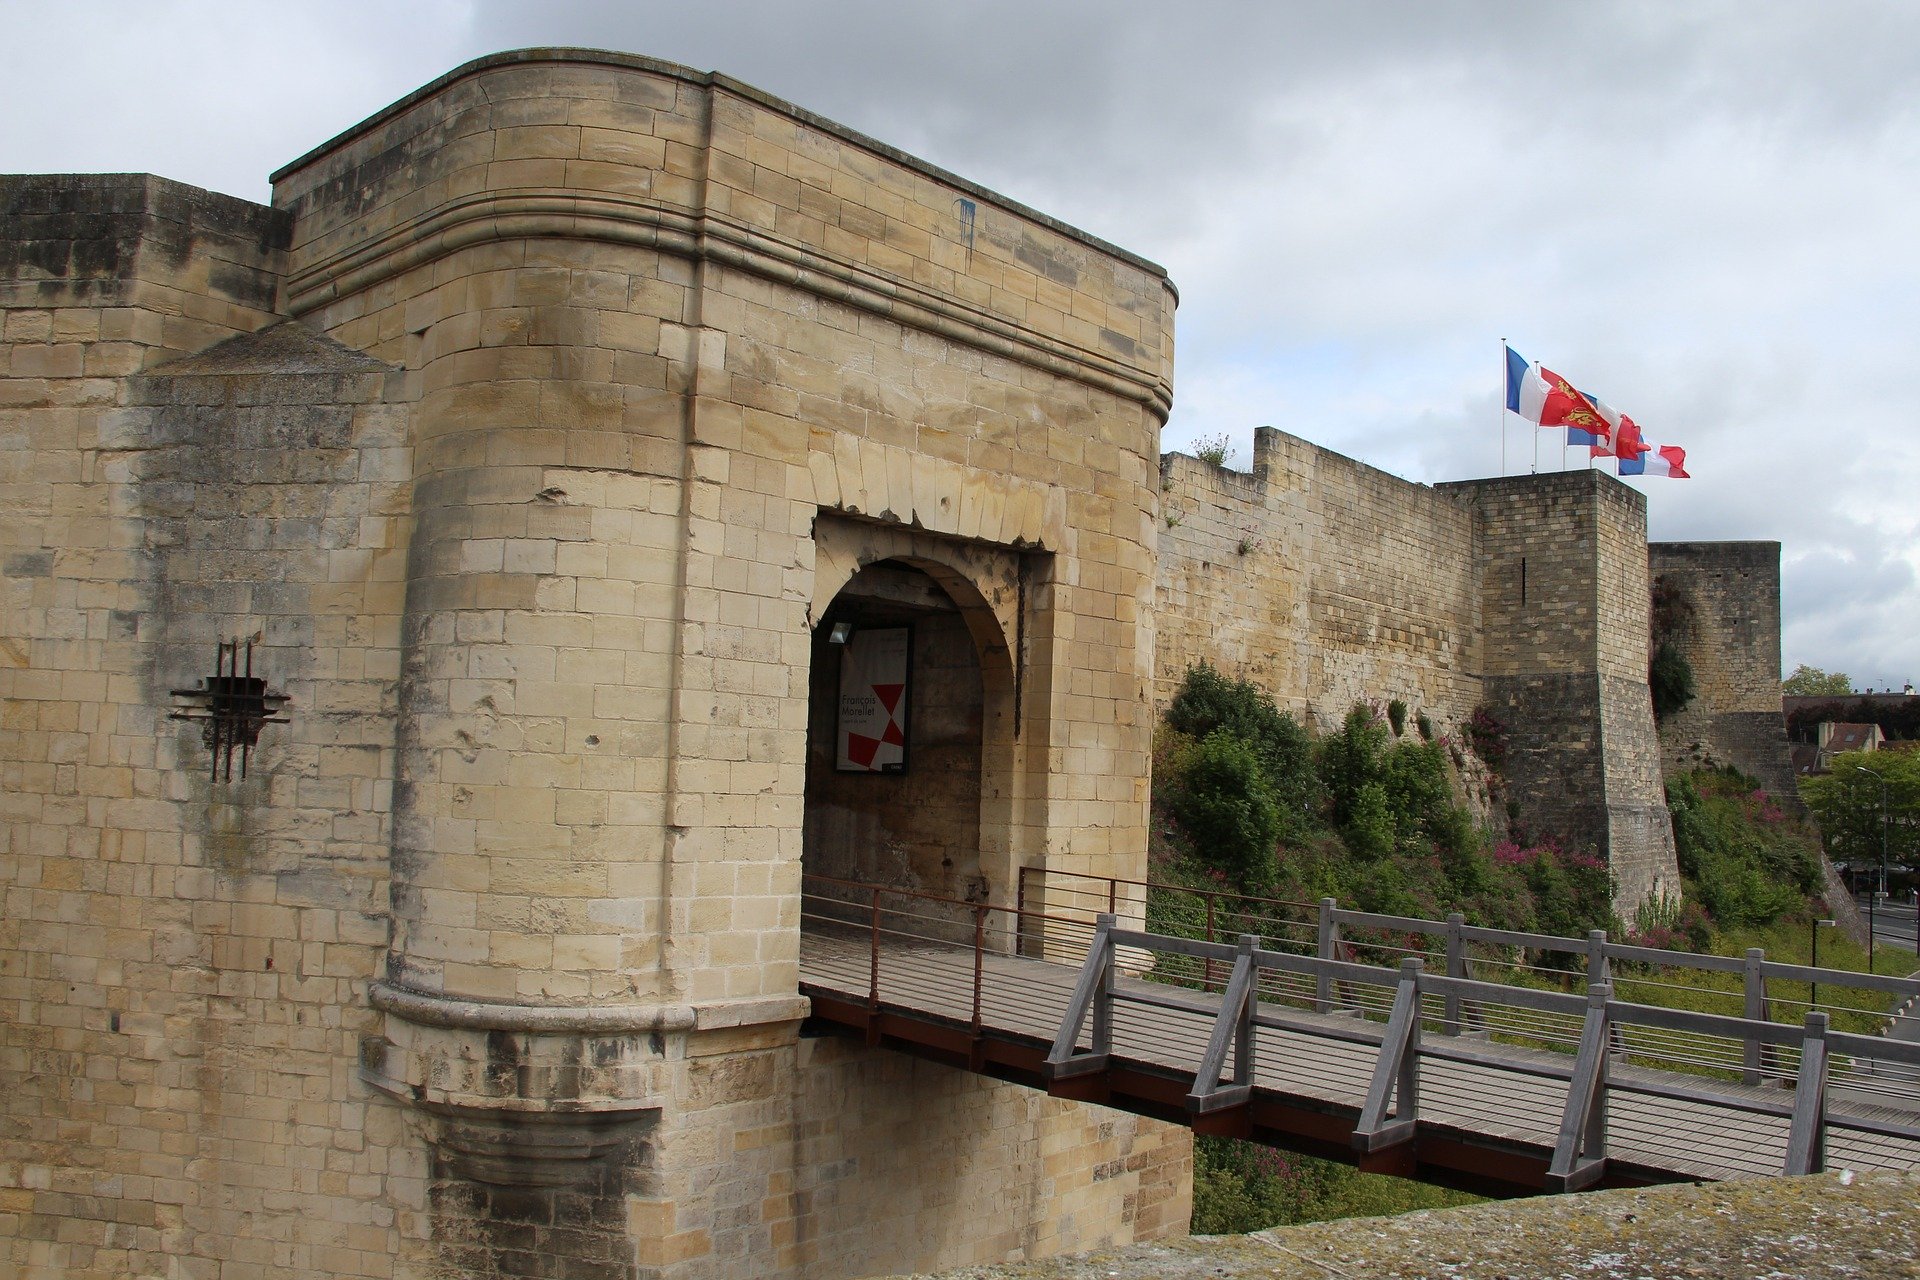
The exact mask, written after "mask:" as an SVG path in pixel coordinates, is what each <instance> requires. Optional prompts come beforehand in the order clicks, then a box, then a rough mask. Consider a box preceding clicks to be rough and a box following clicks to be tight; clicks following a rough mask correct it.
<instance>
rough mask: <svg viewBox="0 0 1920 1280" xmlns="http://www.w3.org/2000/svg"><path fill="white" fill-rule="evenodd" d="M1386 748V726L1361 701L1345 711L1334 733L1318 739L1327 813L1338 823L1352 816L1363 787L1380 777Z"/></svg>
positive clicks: (1346, 823)
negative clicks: (1328, 811) (1344, 719)
mask: <svg viewBox="0 0 1920 1280" xmlns="http://www.w3.org/2000/svg"><path fill="white" fill-rule="evenodd" d="M1386 750H1387V727H1386V726H1385V725H1384V724H1382V723H1381V722H1380V721H1379V720H1378V719H1377V718H1376V717H1375V716H1374V714H1373V711H1372V709H1371V708H1369V707H1367V706H1366V705H1364V704H1361V705H1358V706H1355V707H1354V708H1353V710H1351V711H1349V712H1347V718H1346V721H1345V722H1344V723H1343V724H1341V726H1340V730H1339V732H1337V733H1330V734H1328V735H1327V736H1326V737H1324V738H1322V739H1321V740H1320V750H1319V752H1318V753H1317V756H1316V761H1317V764H1318V766H1319V774H1320V785H1321V786H1322V788H1324V789H1325V791H1326V795H1327V803H1328V806H1329V809H1330V816H1331V817H1332V819H1333V823H1334V825H1335V826H1338V827H1345V826H1347V825H1348V824H1349V823H1350V822H1352V820H1353V811H1354V805H1355V804H1356V803H1357V802H1358V801H1359V798H1360V792H1361V790H1362V788H1364V787H1366V786H1367V784H1368V783H1378V782H1380V781H1382V774H1383V773H1384V772H1385V765H1384V763H1383V758H1384V756H1385V755H1386Z"/></svg>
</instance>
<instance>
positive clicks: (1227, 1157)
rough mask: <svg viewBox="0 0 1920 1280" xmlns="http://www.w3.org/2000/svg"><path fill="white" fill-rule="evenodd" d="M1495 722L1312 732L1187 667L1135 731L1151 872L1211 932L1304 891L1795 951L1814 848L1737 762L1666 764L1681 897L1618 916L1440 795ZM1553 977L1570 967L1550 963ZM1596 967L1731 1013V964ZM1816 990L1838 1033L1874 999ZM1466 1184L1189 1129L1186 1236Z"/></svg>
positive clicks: (1789, 1000)
mask: <svg viewBox="0 0 1920 1280" xmlns="http://www.w3.org/2000/svg"><path fill="white" fill-rule="evenodd" d="M1410 729H1411V730H1415V731H1417V732H1415V731H1410ZM1503 739H1504V733H1503V730H1502V727H1501V726H1500V725H1499V724H1498V723H1497V722H1495V721H1493V720H1492V719H1491V718H1490V717H1487V716H1484V715H1479V716H1476V717H1475V720H1474V723H1473V726H1472V728H1471V730H1470V733H1469V741H1467V742H1450V741H1448V740H1447V739H1445V738H1439V739H1435V738H1433V736H1432V733H1431V730H1430V727H1429V726H1428V725H1427V724H1426V723H1425V721H1424V718H1417V719H1416V721H1415V722H1414V724H1413V725H1412V726H1409V725H1408V724H1407V723H1406V714H1405V708H1404V707H1401V706H1399V705H1398V704H1394V705H1391V706H1389V707H1388V708H1387V709H1386V710H1385V712H1384V713H1382V712H1380V711H1378V710H1376V709H1373V708H1368V707H1356V708H1355V709H1354V712H1353V713H1352V714H1351V715H1349V716H1348V718H1347V720H1346V722H1345V723H1344V724H1343V725H1342V727H1341V729H1340V731H1339V732H1337V733H1333V734H1329V735H1326V736H1324V737H1321V738H1319V739H1318V740H1315V739H1314V738H1312V737H1311V736H1310V735H1308V734H1307V733H1306V731H1305V730H1303V729H1302V728H1301V727H1300V726H1299V725H1298V724H1297V723H1295V722H1294V721H1293V720H1292V719H1291V718H1290V717H1288V716H1285V715H1283V714H1281V713H1279V712H1278V711H1276V710H1275V709H1274V707H1273V705H1272V703H1271V701H1270V700H1268V699H1267V698H1266V697H1265V696H1264V695H1262V694H1260V692H1259V691H1258V690H1257V689H1254V688H1252V687H1251V686H1249V685H1246V684H1244V683H1241V682H1237V681H1230V680H1227V679H1225V678H1224V677H1222V676H1220V675H1219V674H1218V673H1216V672H1214V671H1212V670H1211V669H1209V668H1206V667H1199V668H1195V669H1193V670H1192V671H1190V672H1189V673H1188V678H1187V681H1186V683H1185V685H1184V686H1183V688H1182V690H1181V692H1180V694H1179V695H1178V696H1177V697H1176V699H1175V701H1174V703H1173V704H1172V706H1171V707H1170V708H1169V712H1168V716H1167V723H1166V725H1165V726H1164V727H1163V729H1162V732H1161V734H1160V737H1159V740H1158V742H1157V744H1156V752H1155V769H1154V830H1153V841H1152V846H1151V865H1152V878H1153V879H1154V880H1156V881H1158V882H1161V883H1165V884H1169V885H1175V886H1179V887H1181V888H1184V889H1187V890H1198V891H1202V892H1205V893H1210V894H1213V895H1215V903H1216V914H1217V915H1218V916H1221V917H1222V919H1223V918H1224V917H1225V916H1227V915H1231V916H1233V924H1232V929H1233V931H1239V930H1242V929H1245V930H1251V931H1255V932H1259V933H1261V934H1263V935H1265V936H1269V937H1292V938H1296V939H1299V938H1303V937H1304V936H1306V934H1305V930H1304V926H1305V924H1306V921H1307V919H1308V909H1307V908H1306V906H1305V904H1308V903H1311V902H1314V901H1316V900H1318V899H1319V898H1321V897H1323V896H1330V897H1334V898H1337V899H1339V900H1340V902H1341V904H1342V905H1343V906H1347V907H1352V908H1356V909H1359V910H1363V911H1377V912H1384V913H1389V914H1395V915H1407V916H1423V917H1427V918H1439V917H1442V916H1444V915H1445V914H1446V913H1447V912H1448V911H1460V912H1462V913H1463V914H1464V915H1465V916H1466V917H1467V919H1468V921H1469V922H1470V923H1473V924H1481V925H1488V926H1492V927H1496V928H1504V929H1516V930H1525V931H1533V932H1541V933H1550V934H1556V935H1559V936H1562V937H1580V936H1583V935H1584V934H1585V932H1586V931H1587V930H1588V929H1593V928H1607V929H1610V931H1611V933H1612V935H1613V936H1615V937H1624V938H1628V939H1630V940H1632V941H1636V942H1640V943H1643V944H1645V945H1650V946H1658V947H1668V948H1674V949H1681V950H1694V951H1710V952H1713V953H1715V954H1720V955H1739V954H1741V953H1742V952H1743V951H1744V950H1745V949H1746V948H1748V947H1762V948H1764V949H1765V950H1766V952H1767V955H1768V958H1769V959H1773V960H1779V961H1785V962H1788V963H1807V962H1808V960H1809V951H1810V944H1809V922H1810V921H1811V920H1813V919H1816V918H1818V917H1819V916H1820V915H1821V914H1823V913H1824V906H1823V905H1822V904H1819V903H1818V902H1817V901H1816V900H1815V899H1814V898H1813V895H1814V894H1815V893H1816V892H1817V890H1818V888H1819V884H1820V881H1819V864H1818V854H1817V849H1818V846H1817V843H1815V840H1814V836H1813V834H1812V832H1811V831H1809V830H1808V829H1807V828H1806V827H1804V826H1803V825H1802V824H1801V823H1799V822H1798V821H1796V820H1794V819H1793V818H1791V817H1790V816H1789V815H1788V814H1786V813H1785V812H1783V811H1782V810H1781V809H1779V807H1778V806H1775V805H1773V804H1772V803H1771V802H1770V801H1768V800H1767V798H1766V797H1765V796H1764V795H1762V794H1761V793H1760V792H1759V791H1758V788H1757V786H1756V785H1755V784H1754V783H1753V781H1752V780H1751V779H1745V778H1742V777H1740V776H1739V775H1737V774H1733V773H1728V772H1708V773H1702V774H1697V775H1692V776H1689V777H1687V778H1682V779H1677V780H1675V782H1674V783H1673V784H1672V785H1671V786H1670V787H1669V790H1668V798H1669V805H1670V807H1671V808H1672V810H1673V813H1674V824H1675V837H1676V844H1677V846H1678V851H1679V857H1680V863H1681V870H1682V876H1683V882H1684V896H1683V901H1684V903H1685V905H1684V906H1681V905H1678V904H1673V903H1668V904H1661V905H1659V906H1657V907H1655V908H1653V909H1651V910H1648V911H1645V912H1643V913H1642V914H1641V918H1640V919H1639V920H1636V921H1635V922H1633V925H1632V926H1623V924H1622V922H1620V921H1618V920H1615V919H1612V918H1611V916H1610V902H1611V896H1612V895H1611V884H1610V882H1609V879H1608V876H1607V873H1606V868H1605V867H1604V865H1602V864H1600V863H1599V862H1597V861H1596V860H1594V859H1593V858H1591V857H1586V856H1583V855H1580V854H1577V853H1569V852H1566V851H1563V850H1560V849H1558V848H1556V847H1554V846H1553V845H1552V844H1550V843H1546V842H1528V841H1526V840H1525V839H1524V838H1520V839H1511V840H1495V839H1493V838H1492V837H1491V836H1490V835H1489V834H1488V833H1487V832H1485V831H1484V830H1482V829H1480V828H1479V827H1478V826H1477V825H1476V824H1475V823H1474V822H1473V820H1472V819H1471V817H1470V816H1469V815H1468V813H1467V811H1466V810H1465V809H1464V808H1463V807H1462V806H1461V805H1460V804H1458V803H1457V800H1456V797H1457V794H1458V792H1459V789H1460V773H1461V770H1462V768H1463V767H1471V768H1477V767H1478V766H1479V765H1480V764H1482V763H1484V764H1485V765H1490V766H1493V767H1494V769H1495V770H1496V773H1495V784H1496V787H1497V784H1498V779H1497V767H1498V765H1499V763H1500V756H1501V754H1502V749H1503V745H1504V742H1503ZM1469 757H1472V758H1471V759H1469ZM1516 816H1518V815H1516ZM1242 895H1244V897H1243V896H1242ZM1254 899H1260V900H1274V899H1278V900H1284V901H1291V902H1293V903H1296V904H1300V905H1299V906H1296V907H1291V908H1288V907H1279V906H1270V905H1265V904H1264V902H1256V901H1254ZM1205 912H1206V905H1205V900H1204V899H1203V898H1202V897H1200V896H1198V895H1197V894H1195V893H1192V892H1187V893H1181V892H1155V893H1153V894H1150V895H1149V899H1148V903H1147V914H1148V924H1149V927H1150V928H1153V929H1155V930H1158V931H1161V932H1167V933H1176V934H1182V935H1185V936H1190V937H1191V936H1200V935H1201V934H1202V932H1203V931H1204V928H1205V924H1206V921H1205ZM1220 924H1221V919H1217V920H1216V929H1218V928H1219V926H1220ZM1487 958H1488V959H1500V958H1506V959H1511V958H1512V957H1494V956H1489V957H1487ZM1878 960H1879V963H1878V965H1877V966H1876V967H1877V968H1878V970H1879V971H1880V972H1883V973H1905V972H1907V971H1909V970H1910V969H1911V968H1912V967H1913V964H1914V961H1913V957H1912V956H1911V954H1908V953H1895V952H1892V951H1891V950H1890V949H1882V951H1881V952H1880V955H1879V956H1878ZM1820 961H1821V964H1822V965H1823V966H1826V967H1830V968H1853V969H1856V970H1861V971H1864V970H1865V968H1866V954H1865V949H1864V948H1860V947H1857V946H1855V945H1854V944H1852V943H1850V942H1848V941H1847V940H1846V939H1844V938H1842V937H1839V936H1838V935H1837V933H1836V931H1834V930H1831V929H1828V930H1824V931H1823V932H1822V936H1821V938H1820ZM1483 976H1484V975H1483ZM1534 980H1536V981H1540V980H1549V979H1541V978H1539V977H1537V976H1536V978H1535V979H1534ZM1568 980H1569V981H1573V982H1576V983H1577V979H1576V978H1575V976H1574V975H1572V974H1569V975H1568ZM1616 985H1617V987H1618V989H1619V993H1620V995H1621V996H1622V997H1624V998H1626V999H1630V1000H1636V1001H1640V1002H1644V1003H1648V1004H1658V1005H1664V1006H1668V1007H1678V1008H1690V1009H1698V1010H1701V1011H1706V1012H1719V1013H1738V1012H1739V1011H1740V997H1739V992H1740V980H1739V978H1738V976H1737V975H1714V974H1705V973H1700V972H1696V971H1687V972H1684V973H1677V974H1676V973H1659V972H1648V971H1631V970H1623V971H1621V972H1619V973H1617V974H1616ZM1807 994H1808V993H1807V989H1806V986H1805V984H1792V983H1775V984H1773V986H1772V988H1771V990H1770V992H1769V995H1770V997H1771V999H1772V1001H1773V1012H1774V1016H1775V1018H1776V1019H1778V1020H1781V1021H1798V1020H1799V1019H1800V1017H1801V1016H1802V1015H1803V1014H1804V1004H1803V1003H1798V1002H1804V1001H1805V1000H1806V998H1807ZM1820 1000H1821V1003H1822V1004H1823V1005H1838V1006H1842V1007H1843V1008H1846V1009H1852V1010H1854V1011H1855V1012H1853V1013H1852V1014H1844V1013H1843V1014H1841V1015H1839V1016H1837V1017H1836V1020H1835V1026H1836V1027H1837V1028H1843V1029H1848V1030H1870V1029H1871V1028H1872V1027H1873V1026H1874V1025H1875V1014H1877V1013H1879V1012H1881V1011H1883V1010H1884V1008H1885V1003H1886V1002H1885V1001H1884V999H1881V998H1878V997H1873V996H1871V995H1869V994H1867V993H1861V992H1853V991H1848V990H1846V989H1843V988H1837V987H1836V988H1825V987H1823V988H1822V990H1821V991H1820ZM1471 1199H1472V1197H1470V1196H1465V1195H1462V1194H1460V1193H1457V1192H1451V1191H1447V1190H1445V1189H1442V1188H1437V1187H1430V1186H1425V1185H1423V1184H1418V1183H1411V1182H1405V1181H1402V1180H1399V1179H1394V1178H1385V1177H1379V1176H1376V1175H1371V1174H1361V1173H1359V1172H1357V1171H1355V1170H1353V1169H1351V1168H1349V1167H1347V1166H1344V1165H1339V1164H1334V1163H1331V1162H1327V1161H1323V1160H1318V1159H1314V1158H1312V1157H1307V1156H1300V1155H1294V1154H1291V1153H1284V1152H1278V1151H1274V1150H1271V1149H1268V1148H1264V1147H1260V1146H1256V1145H1253V1144H1249V1143H1241V1142H1234V1141H1230V1140H1225V1139H1215V1138H1201V1139H1199V1140H1198V1142H1197V1144H1196V1160H1195V1177H1194V1218H1193V1229H1194V1230H1195V1231H1196V1232H1207V1233H1218V1232H1243V1231H1253V1230H1259V1229H1262V1228H1265V1227H1268V1226H1273V1225H1277V1224H1280V1223H1288V1222H1308V1221H1318V1220H1324V1219H1329V1218H1337V1217H1346V1216H1356V1215H1371V1214H1388V1213H1401V1212H1406V1211H1409V1210H1412V1209H1419V1208H1432V1207H1441V1206H1446V1205H1454V1204H1461V1203H1466V1202H1468V1201H1470V1200H1471Z"/></svg>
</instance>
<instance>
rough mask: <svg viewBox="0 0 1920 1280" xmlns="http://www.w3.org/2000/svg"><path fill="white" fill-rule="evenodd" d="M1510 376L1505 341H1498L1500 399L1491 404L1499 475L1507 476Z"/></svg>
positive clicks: (1503, 339)
mask: <svg viewBox="0 0 1920 1280" xmlns="http://www.w3.org/2000/svg"><path fill="white" fill-rule="evenodd" d="M1511 376H1512V375H1511V374H1509V373H1508V372H1507V340H1506V339H1505V338H1502V339H1500V398H1499V399H1498V400H1496V401H1494V403H1493V411H1494V413H1496V414H1498V415H1499V418H1500V474H1501V475H1502V476H1504V475H1506V474H1507V380H1508V379H1509V378H1510V377H1511Z"/></svg>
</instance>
